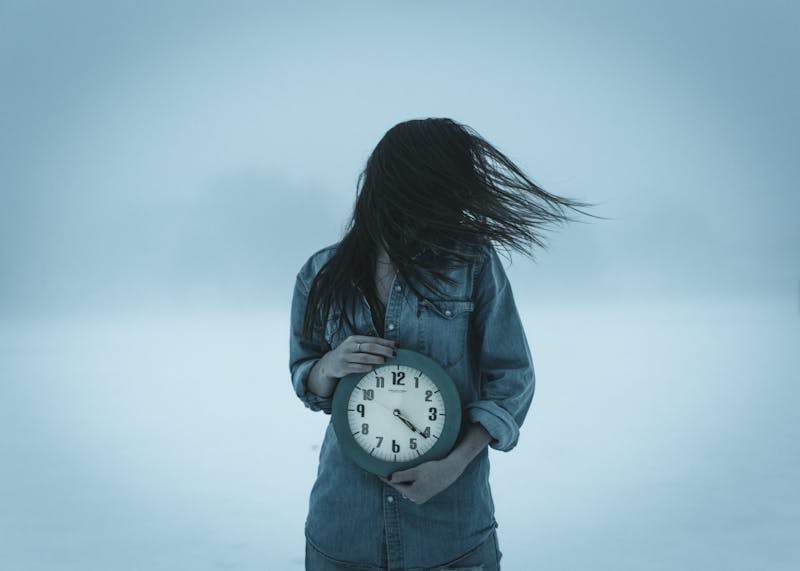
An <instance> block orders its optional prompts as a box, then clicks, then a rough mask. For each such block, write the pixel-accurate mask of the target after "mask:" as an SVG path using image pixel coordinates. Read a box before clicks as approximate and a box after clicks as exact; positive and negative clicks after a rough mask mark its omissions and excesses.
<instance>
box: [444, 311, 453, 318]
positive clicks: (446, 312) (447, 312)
mask: <svg viewBox="0 0 800 571" xmlns="http://www.w3.org/2000/svg"><path fill="white" fill-rule="evenodd" d="M451 313H453V312H452V311H450V310H449V309H445V310H444V314H445V315H446V316H448V317H450V314H451Z"/></svg>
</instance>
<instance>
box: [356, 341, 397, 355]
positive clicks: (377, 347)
mask: <svg viewBox="0 0 800 571" xmlns="http://www.w3.org/2000/svg"><path fill="white" fill-rule="evenodd" d="M361 351H362V352H367V353H374V354H376V355H380V356H382V357H386V358H387V359H391V358H392V357H395V356H397V352H396V351H395V350H394V348H393V346H387V345H382V344H379V343H371V342H365V343H362V344H361Z"/></svg>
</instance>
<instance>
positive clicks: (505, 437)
mask: <svg viewBox="0 0 800 571" xmlns="http://www.w3.org/2000/svg"><path fill="white" fill-rule="evenodd" d="M358 186H359V187H360V190H359V192H358V197H357V200H356V204H355V211H354V214H353V218H352V220H351V221H350V224H349V225H348V228H347V231H346V233H345V236H344V238H343V239H342V240H341V241H340V242H338V243H336V244H332V245H330V246H328V247H326V248H323V249H321V250H319V251H317V252H315V253H314V254H313V255H312V256H310V257H309V259H308V260H307V261H306V263H305V264H304V265H303V266H302V268H301V269H300V271H299V272H298V274H297V277H296V282H295V288H294V295H293V300H292V309H291V336H290V359H289V368H290V371H291V375H292V382H293V385H294V388H295V392H296V393H297V396H298V397H299V398H300V399H301V400H302V401H303V402H304V403H305V405H306V406H307V407H308V408H310V409H311V410H313V411H323V412H324V413H326V414H330V411H331V403H332V395H333V392H334V389H335V388H336V383H337V381H338V380H339V379H341V378H342V377H344V376H346V375H348V374H350V373H365V372H368V371H370V370H372V368H373V367H375V366H376V365H380V364H382V363H383V362H385V360H386V359H388V358H390V357H391V356H392V355H393V354H394V350H395V349H396V348H397V347H404V348H408V349H413V350H415V351H419V352H421V353H424V354H427V355H428V356H429V357H431V358H433V359H435V360H436V361H438V362H439V364H441V365H442V366H443V367H444V368H445V370H446V371H447V372H448V373H449V375H450V376H451V377H452V378H453V380H454V381H455V383H456V384H457V386H458V391H459V394H460V397H461V402H462V403H463V404H464V411H463V418H464V425H463V427H462V430H461V433H460V436H459V439H458V441H457V443H456V445H455V447H454V448H453V450H452V451H451V452H450V453H449V455H448V456H446V457H445V458H443V459H441V460H437V461H430V462H425V463H423V464H420V465H419V466H416V467H414V468H411V469H408V470H403V471H400V472H396V473H394V474H392V475H390V476H389V477H387V478H381V477H378V476H375V475H372V474H370V473H368V472H366V471H364V470H362V469H361V468H359V467H358V466H357V465H356V464H355V463H353V462H352V461H351V460H350V459H349V458H348V457H347V456H345V455H344V454H343V452H342V449H341V447H340V445H339V443H338V441H337V438H336V434H335V432H334V430H333V426H332V424H330V423H329V425H328V428H327V430H326V433H325V438H324V441H323V444H322V448H321V451H320V458H319V469H318V473H317V479H316V482H315V484H314V486H313V488H312V490H311V495H310V502H309V512H308V518H307V520H306V530H305V531H306V568H307V569H310V570H334V569H364V570H378V569H391V570H394V569H413V570H424V569H440V568H443V567H446V568H448V569H459V568H479V566H481V565H482V567H480V568H482V569H486V570H491V569H499V561H500V556H501V554H500V551H499V549H498V547H497V534H496V531H495V528H496V526H497V523H496V521H495V518H494V505H493V502H492V496H491V491H490V488H489V459H488V448H489V447H491V448H494V449H496V450H502V451H508V450H511V449H512V448H513V447H514V446H515V445H516V444H517V440H518V437H519V428H520V426H521V425H522V422H523V420H524V419H525V416H526V413H527V411H528V408H529V406H530V404H531V399H532V397H533V391H534V370H533V361H532V357H531V352H530V349H529V346H528V342H527V338H526V336H525V331H524V329H523V326H522V322H521V320H520V317H519V314H518V312H517V308H516V304H515V302H514V297H513V294H512V290H511V286H510V284H509V282H508V279H507V277H506V274H505V271H504V269H503V265H502V263H501V262H500V259H499V257H498V254H497V253H496V251H495V249H494V246H493V244H494V243H497V244H504V245H507V246H510V247H513V248H515V249H518V250H521V251H523V252H524V253H526V255H530V254H529V253H528V251H527V248H526V246H527V245H528V244H529V243H533V244H535V245H537V246H544V244H543V241H542V238H541V236H540V229H541V228H542V227H544V226H545V225H546V224H548V223H560V222H565V221H567V220H571V218H570V217H568V216H566V215H565V213H564V212H565V209H567V208H569V209H573V210H575V211H577V212H582V211H581V210H579V208H578V207H581V206H588V205H587V204H585V203H581V202H575V201H572V200H569V199H566V198H561V197H558V196H554V195H552V194H549V193H547V192H545V191H544V190H542V189H541V188H539V187H538V186H537V185H535V184H534V183H533V182H531V181H530V180H529V179H528V178H527V177H526V176H525V174H523V173H522V171H521V170H520V169H519V168H518V167H517V166H516V165H514V163H512V162H511V161H510V160H509V159H508V158H507V157H506V156H505V155H503V154H502V153H501V152H500V151H499V150H497V149H496V148H495V147H493V146H492V145H491V144H489V143H488V142H487V141H486V140H484V139H483V138H482V137H481V136H480V135H478V133H476V132H475V131H474V130H473V129H471V128H470V127H468V126H466V125H463V124H459V123H457V122H455V121H453V120H451V119H446V118H428V119H421V120H411V121H406V122H403V123H400V124H398V125H396V126H394V127H393V128H391V129H390V130H389V131H388V132H387V133H386V134H385V135H384V136H383V138H382V139H381V140H380V142H379V143H378V145H377V146H376V147H375V149H374V151H373V152H372V154H371V155H370V157H369V159H368V160H367V164H366V167H365V169H364V171H363V172H362V173H361V175H360V176H359V179H358ZM531 257H532V256H531Z"/></svg>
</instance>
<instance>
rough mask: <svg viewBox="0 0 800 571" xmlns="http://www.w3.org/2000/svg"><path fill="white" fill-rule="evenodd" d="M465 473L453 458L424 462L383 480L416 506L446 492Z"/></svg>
mask: <svg viewBox="0 0 800 571" xmlns="http://www.w3.org/2000/svg"><path fill="white" fill-rule="evenodd" d="M463 471H464V467H463V466H460V467H459V466H458V465H457V462H455V461H454V460H453V459H451V458H445V459H443V460H431V461H429V462H423V463H422V464H420V465H419V466H415V467H413V468H409V469H408V470H401V471H399V472H395V473H394V474H391V475H390V476H389V477H388V478H383V477H382V478H381V480H383V482H385V483H386V484H389V485H390V486H392V487H393V488H394V489H396V490H397V491H399V492H400V493H401V494H403V496H405V497H406V498H408V499H409V500H411V501H412V502H414V503H415V504H424V503H425V502H427V501H428V500H429V499H431V498H432V497H433V496H435V495H436V494H438V493H439V492H441V491H443V490H446V489H447V488H448V487H450V485H451V484H452V483H453V482H455V481H456V480H457V479H458V477H459V476H460V475H461V473H462V472H463Z"/></svg>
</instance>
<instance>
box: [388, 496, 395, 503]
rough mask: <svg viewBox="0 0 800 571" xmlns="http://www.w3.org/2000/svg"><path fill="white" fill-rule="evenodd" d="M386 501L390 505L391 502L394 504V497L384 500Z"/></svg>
mask: <svg viewBox="0 0 800 571" xmlns="http://www.w3.org/2000/svg"><path fill="white" fill-rule="evenodd" d="M386 501H387V502H389V503H390V504H391V503H392V502H394V496H389V497H388V498H386Z"/></svg>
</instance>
